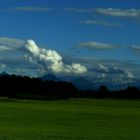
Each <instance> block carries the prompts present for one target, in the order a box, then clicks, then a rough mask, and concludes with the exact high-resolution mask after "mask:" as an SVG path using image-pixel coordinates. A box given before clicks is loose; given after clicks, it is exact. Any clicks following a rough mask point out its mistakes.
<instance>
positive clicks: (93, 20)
mask: <svg viewBox="0 0 140 140" xmlns="http://www.w3.org/2000/svg"><path fill="white" fill-rule="evenodd" d="M80 23H82V24H87V25H103V26H107V27H121V26H122V24H119V23H110V22H106V21H103V20H97V19H90V20H85V21H81V22H80Z"/></svg>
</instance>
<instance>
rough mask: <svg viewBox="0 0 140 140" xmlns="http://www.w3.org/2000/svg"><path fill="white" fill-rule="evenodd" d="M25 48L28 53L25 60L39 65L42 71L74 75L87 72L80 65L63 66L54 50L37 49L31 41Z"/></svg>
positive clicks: (60, 58)
mask: <svg viewBox="0 0 140 140" xmlns="http://www.w3.org/2000/svg"><path fill="white" fill-rule="evenodd" d="M25 47H26V50H27V51H28V55H26V58H28V60H29V61H30V62H32V63H36V64H39V65H41V68H42V71H45V72H47V71H50V72H54V73H74V74H82V73H85V72H87V69H86V67H85V66H83V65H81V64H77V63H72V64H71V65H67V64H64V63H63V61H62V57H61V56H60V55H59V54H58V53H57V52H56V51H55V50H46V49H42V48H39V47H38V46H37V45H36V43H35V42H34V41H33V40H28V41H27V42H26V44H25Z"/></svg>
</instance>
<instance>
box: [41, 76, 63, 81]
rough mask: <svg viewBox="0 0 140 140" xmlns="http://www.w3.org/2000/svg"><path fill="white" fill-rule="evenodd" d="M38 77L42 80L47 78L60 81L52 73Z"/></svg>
mask: <svg viewBox="0 0 140 140" xmlns="http://www.w3.org/2000/svg"><path fill="white" fill-rule="evenodd" d="M40 79H41V80H43V81H45V80H47V81H56V82H58V81H61V80H60V79H59V78H57V77H56V76H55V75H54V74H46V75H44V76H42V77H40Z"/></svg>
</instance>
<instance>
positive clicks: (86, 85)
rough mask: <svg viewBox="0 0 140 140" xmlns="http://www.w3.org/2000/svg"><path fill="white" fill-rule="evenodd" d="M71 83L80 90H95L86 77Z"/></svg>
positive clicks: (73, 80)
mask: <svg viewBox="0 0 140 140" xmlns="http://www.w3.org/2000/svg"><path fill="white" fill-rule="evenodd" d="M71 82H72V83H73V84H74V85H75V86H76V87H77V88H79V89H82V90H86V89H95V87H94V85H93V83H92V82H90V81H89V80H87V79H86V78H84V77H77V78H74V79H72V80H71Z"/></svg>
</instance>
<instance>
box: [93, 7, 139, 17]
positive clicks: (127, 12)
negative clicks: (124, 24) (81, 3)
mask: <svg viewBox="0 0 140 140" xmlns="http://www.w3.org/2000/svg"><path fill="white" fill-rule="evenodd" d="M95 11H96V13H99V14H103V15H107V16H114V17H125V18H139V17H140V10H139V9H113V8H97V9H95Z"/></svg>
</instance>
